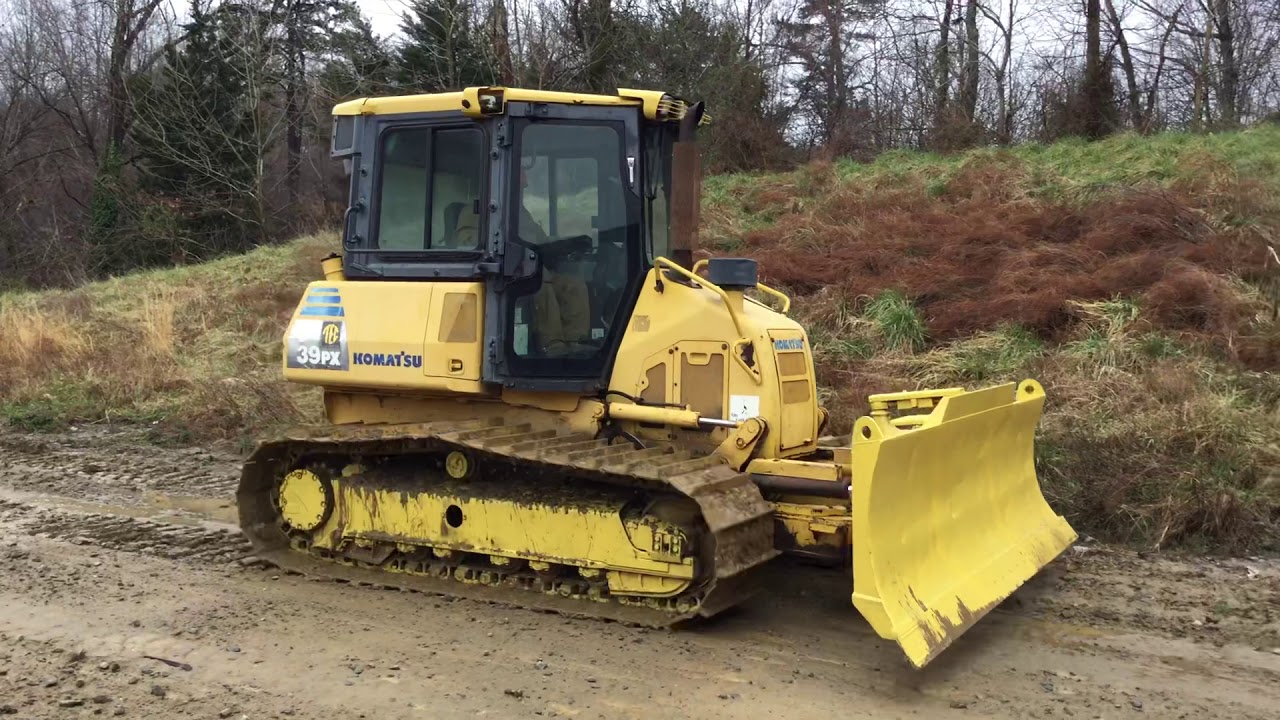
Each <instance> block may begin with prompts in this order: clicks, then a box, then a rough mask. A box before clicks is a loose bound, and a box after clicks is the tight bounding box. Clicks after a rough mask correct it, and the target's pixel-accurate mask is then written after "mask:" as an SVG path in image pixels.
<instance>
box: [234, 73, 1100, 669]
mask: <svg viewBox="0 0 1280 720" xmlns="http://www.w3.org/2000/svg"><path fill="white" fill-rule="evenodd" d="M708 122H709V116H708V115H707V113H706V112H705V108H704V106H703V104H702V103H692V102H688V101H685V100H682V99H680V98H678V97H675V96H672V95H670V94H667V93H663V92H659V91H650V90H629V89H620V90H619V91H618V93H617V94H616V95H588V94H576V93H562V92H547V91H537V90H523V89H516V88H505V87H472V88H467V89H464V90H462V91H460V92H446V93H436V94H420V95H403V96H390V97H371V98H364V99H359V100H353V101H350V102H344V103H342V104H339V105H337V106H336V107H335V108H334V110H333V139H332V148H331V155H332V156H333V157H334V158H335V159H338V160H341V161H342V163H343V165H344V167H345V169H346V170H347V173H348V175H349V177H350V202H349V207H348V209H347V211H346V213H345V216H344V222H343V232H342V243H343V245H342V248H343V252H342V253H341V254H338V253H335V254H333V255H331V256H330V257H328V258H326V259H324V260H323V261H322V263H321V272H322V279H317V280H316V281H315V282H312V283H310V284H309V285H308V286H307V287H306V289H305V291H304V292H303V293H302V298H301V300H300V302H299V304H298V306H297V309H296V310H295V311H294V314H293V317H292V319H291V321H290V323H289V326H288V330H287V332H286V336H285V338H284V340H283V348H282V354H283V358H282V365H283V371H284V374H285V377H286V379H288V380H289V381H292V382H298V383H306V384H311V385H319V386H322V388H323V393H324V409H325V413H326V418H327V422H325V423H323V424H321V425H318V426H313V427H306V428H300V429H297V430H294V431H290V432H287V433H284V434H283V435H282V436H280V437H278V438H274V439H271V440H269V441H264V442H262V443H260V444H259V445H258V447H257V449H256V450H255V451H254V453H253V454H252V456H251V457H250V458H249V459H248V461H247V463H246V465H245V467H244V470H243V474H242V477H241V482H240V487H239V489H238V492H237V497H238V504H239V513H240V522H241V525H242V527H243V529H244V531H245V533H246V534H247V535H248V537H249V538H251V539H252V541H253V543H254V545H255V546H256V548H257V551H258V553H259V554H260V555H261V556H262V557H263V558H264V559H266V560H269V561H270V562H273V563H275V564H277V565H279V566H280V567H282V568H284V569H286V570H291V571H295V572H299V573H303V574H312V575H318V576H322V577H329V578H336V579H344V580H347V581H354V582H367V583H376V584H383V585H392V586H398V587H404V588H415V589H422V590H425V591H428V592H436V593H444V594H450V595H456V596H464V597H473V598H479V599H482V600H493V601H498V602H503V603H513V604H516V605H519V606H523V607H531V608H537V609H540V610H552V611H558V612H563V613H567V614H570V615H578V616H587V617H593V618H594V617H601V618H609V619H614V620H620V621H624V622H631V623H637V624H642V625H651V626H671V625H676V624H678V623H680V622H681V621H686V620H690V619H694V618H699V617H710V616H713V615H715V614H717V613H719V612H721V611H722V610H724V609H726V608H729V607H732V606H735V605H738V604H740V603H741V602H742V601H743V600H744V599H745V598H747V597H749V596H751V594H752V593H753V592H755V591H757V590H758V589H761V588H760V586H761V585H762V583H761V582H760V580H761V575H762V573H761V570H762V569H763V568H764V566H765V565H766V564H769V563H770V561H771V560H773V559H774V558H775V557H777V556H779V555H781V554H792V555H798V556H803V557H806V558H810V559H816V560H819V561H823V562H826V563H828V564H836V565H838V566H840V567H843V568H851V575H852V600H853V605H854V606H855V607H856V608H857V610H858V611H859V612H860V613H861V614H862V616H863V617H865V618H866V620H867V621H868V622H869V623H870V624H871V626H872V627H873V628H874V629H875V631H876V632H877V633H878V634H879V635H880V636H881V637H884V638H888V639H892V640H894V641H895V642H897V643H898V645H899V646H900V647H901V649H902V651H903V652H904V653H905V655H906V657H907V659H908V660H909V661H910V662H911V664H913V665H914V666H916V667H923V666H924V665H925V664H926V663H928V662H929V661H930V660H932V659H933V658H934V657H936V656H937V655H938V653H940V652H942V651H943V650H944V649H945V648H946V647H947V646H948V645H949V644H950V643H951V642H952V641H954V640H955V639H956V638H957V637H958V636H960V635H961V634H962V633H964V632H965V631H966V630H967V629H968V628H969V627H971V626H972V625H973V624H974V623H975V622H977V621H978V620H979V619H980V618H981V617H983V616H984V615H985V614H986V613H988V612H989V611H990V610H991V609H992V608H993V607H995V606H996V605H997V604H999V603H1000V602H1001V601H1002V600H1003V599H1005V598H1006V597H1008V596H1009V595H1010V594H1011V593H1012V592H1013V591H1014V590H1016V589H1017V588H1018V587H1019V586H1021V585H1022V584H1023V583H1025V582H1026V581H1027V580H1028V579H1029V578H1031V577H1032V576H1033V575H1034V574H1035V573H1036V572H1037V571H1038V570H1039V569H1040V568H1042V567H1043V566H1044V565H1046V564H1047V563H1048V562H1050V561H1051V560H1053V559H1054V558H1055V557H1056V556H1057V555H1059V554H1060V553H1061V552H1062V551H1063V550H1064V549H1066V548H1067V547H1068V546H1069V545H1070V544H1071V543H1072V542H1074V540H1075V538H1076V535H1075V533H1074V531H1073V530H1072V529H1071V527H1070V526H1069V525H1068V524H1067V522H1066V521H1065V520H1064V519H1063V518H1062V517H1061V516H1059V515H1057V514H1055V513H1054V511H1053V510H1052V509H1051V508H1050V507H1049V505H1048V504H1047V503H1046V501H1045V499H1044V497H1043V495H1042V494H1041V491H1040V488H1039V484H1038V480H1037V478H1036V472H1035V466H1034V460H1033V443H1034V433H1035V428H1036V425H1037V423H1038V422H1039V418H1040V414H1041V411H1042V408H1043V405H1044V400H1045V394H1044V391H1043V389H1042V388H1041V386H1040V385H1039V384H1037V383H1036V382H1035V381H1034V380H1024V381H1022V382H1021V383H1017V384H1013V383H1010V384H1003V385H999V386H995V387H989V388H985V389H979V390H973V391H966V390H964V389H961V388H946V389H938V390H918V391H911V392H898V393H886V394H880V395H873V396H871V397H870V398H869V405H870V414H869V415H867V416H864V417H862V418H860V419H858V420H857V422H856V424H855V425H854V426H853V429H852V432H851V434H850V435H849V436H848V437H846V438H844V439H842V440H834V439H833V438H830V437H829V436H824V433H825V431H826V427H825V426H826V424H827V418H828V415H827V411H826V410H825V409H824V408H822V407H821V406H820V405H819V403H818V388H817V386H816V383H815V379H814V365H813V355H812V348H811V346H810V343H809V338H808V336H807V335H806V332H805V329H804V328H803V327H801V326H800V325H799V324H798V323H796V322H795V321H794V320H792V319H790V318H789V317H788V315H787V313H788V311H789V308H790V305H791V301H790V299H789V298H788V297H787V295H785V294H784V293H783V292H780V291H778V290H776V289H774V288H771V287H768V286H767V285H765V284H763V283H761V282H760V281H759V279H758V277H757V265H756V263H755V262H754V261H752V260H749V259H741V258H722V257H715V258H710V259H700V260H698V261H697V262H695V261H694V259H695V251H696V243H697V234H698V205H699V194H700V183H701V179H700V178H701V161H700V159H699V154H698V149H697V142H696V135H697V133H698V130H699V128H700V127H701V126H704V125H706V124H707V123H708ZM831 571H832V570H815V571H809V572H831ZM765 590H767V588H765Z"/></svg>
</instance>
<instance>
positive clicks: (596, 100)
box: [333, 86, 709, 120]
mask: <svg viewBox="0 0 1280 720" xmlns="http://www.w3.org/2000/svg"><path fill="white" fill-rule="evenodd" d="M482 95H498V96H499V97H500V98H501V103H502V105H505V103H507V102H533V103H553V104H561V105H600V106H614V107H617V106H634V107H641V108H643V110H644V114H645V117H647V118H648V119H650V120H678V119H679V118H681V117H683V116H684V113H685V110H686V109H687V108H688V104H687V103H686V102H685V101H683V100H681V99H679V98H676V97H674V96H672V95H668V94H667V93H664V92H662V91H661V90H633V89H629V88H619V89H618V94H616V95H593V94H588V93H574V92H556V91H551V90H527V89H523V88H508V87H492V86H491V87H468V88H465V89H463V90H459V91H454V92H442V93H424V94H419V95H384V96H381V97H364V98H359V99H356V100H348V101H346V102H343V103H339V104H337V105H335V106H334V107H333V114H334V115H335V116H349V115H392V114H402V113H428V112H448V111H455V112H458V111H460V112H463V113H465V114H467V115H471V116H474V117H480V116H481V115H484V114H496V113H494V112H493V111H491V110H490V111H486V112H482V111H481V109H480V107H481V103H480V101H479V98H480V96H482ZM499 112H500V111H499ZM706 119H709V118H706Z"/></svg>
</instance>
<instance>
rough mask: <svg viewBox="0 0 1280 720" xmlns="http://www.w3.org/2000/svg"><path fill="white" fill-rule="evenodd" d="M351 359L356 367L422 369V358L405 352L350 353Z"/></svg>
mask: <svg viewBox="0 0 1280 720" xmlns="http://www.w3.org/2000/svg"><path fill="white" fill-rule="evenodd" d="M351 359H352V360H353V361H354V362H355V364H356V365H373V366H374V367H402V368H420V367H422V356H421V355H415V354H413V353H407V352H403V351H401V352H390V353H362V352H358V353H352V354H351Z"/></svg>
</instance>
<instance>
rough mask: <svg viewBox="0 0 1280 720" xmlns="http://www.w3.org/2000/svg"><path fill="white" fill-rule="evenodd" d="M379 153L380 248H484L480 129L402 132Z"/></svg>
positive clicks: (389, 136) (386, 137)
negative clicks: (482, 242) (481, 204)
mask: <svg viewBox="0 0 1280 720" xmlns="http://www.w3.org/2000/svg"><path fill="white" fill-rule="evenodd" d="M379 151H380V153H381V156H382V163H381V175H380V178H379V183H378V191H377V203H378V211H377V213H378V214H377V217H378V226H377V232H376V236H377V241H376V245H377V247H378V248H379V249H381V250H418V251H421V250H473V249H475V248H477V247H478V245H479V243H480V232H479V219H480V216H479V212H480V199H481V188H482V187H483V181H484V158H485V155H484V133H482V132H481V131H480V130H479V129H478V128H456V127H455V128H430V127H417V128H397V129H392V130H389V131H387V132H386V133H384V134H383V136H382V142H381V147H380V148H379Z"/></svg>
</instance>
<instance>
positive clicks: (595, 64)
mask: <svg viewBox="0 0 1280 720" xmlns="http://www.w3.org/2000/svg"><path fill="white" fill-rule="evenodd" d="M587 15H588V16H589V18H590V19H589V20H588V27H589V28H590V30H589V32H588V33H587V36H588V41H587V42H586V43H585V45H586V47H585V50H586V51H587V86H588V89H589V90H590V91H592V92H598V93H604V92H609V88H608V87H607V85H608V80H609V46H610V45H611V44H612V43H613V5H612V0H587Z"/></svg>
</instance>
